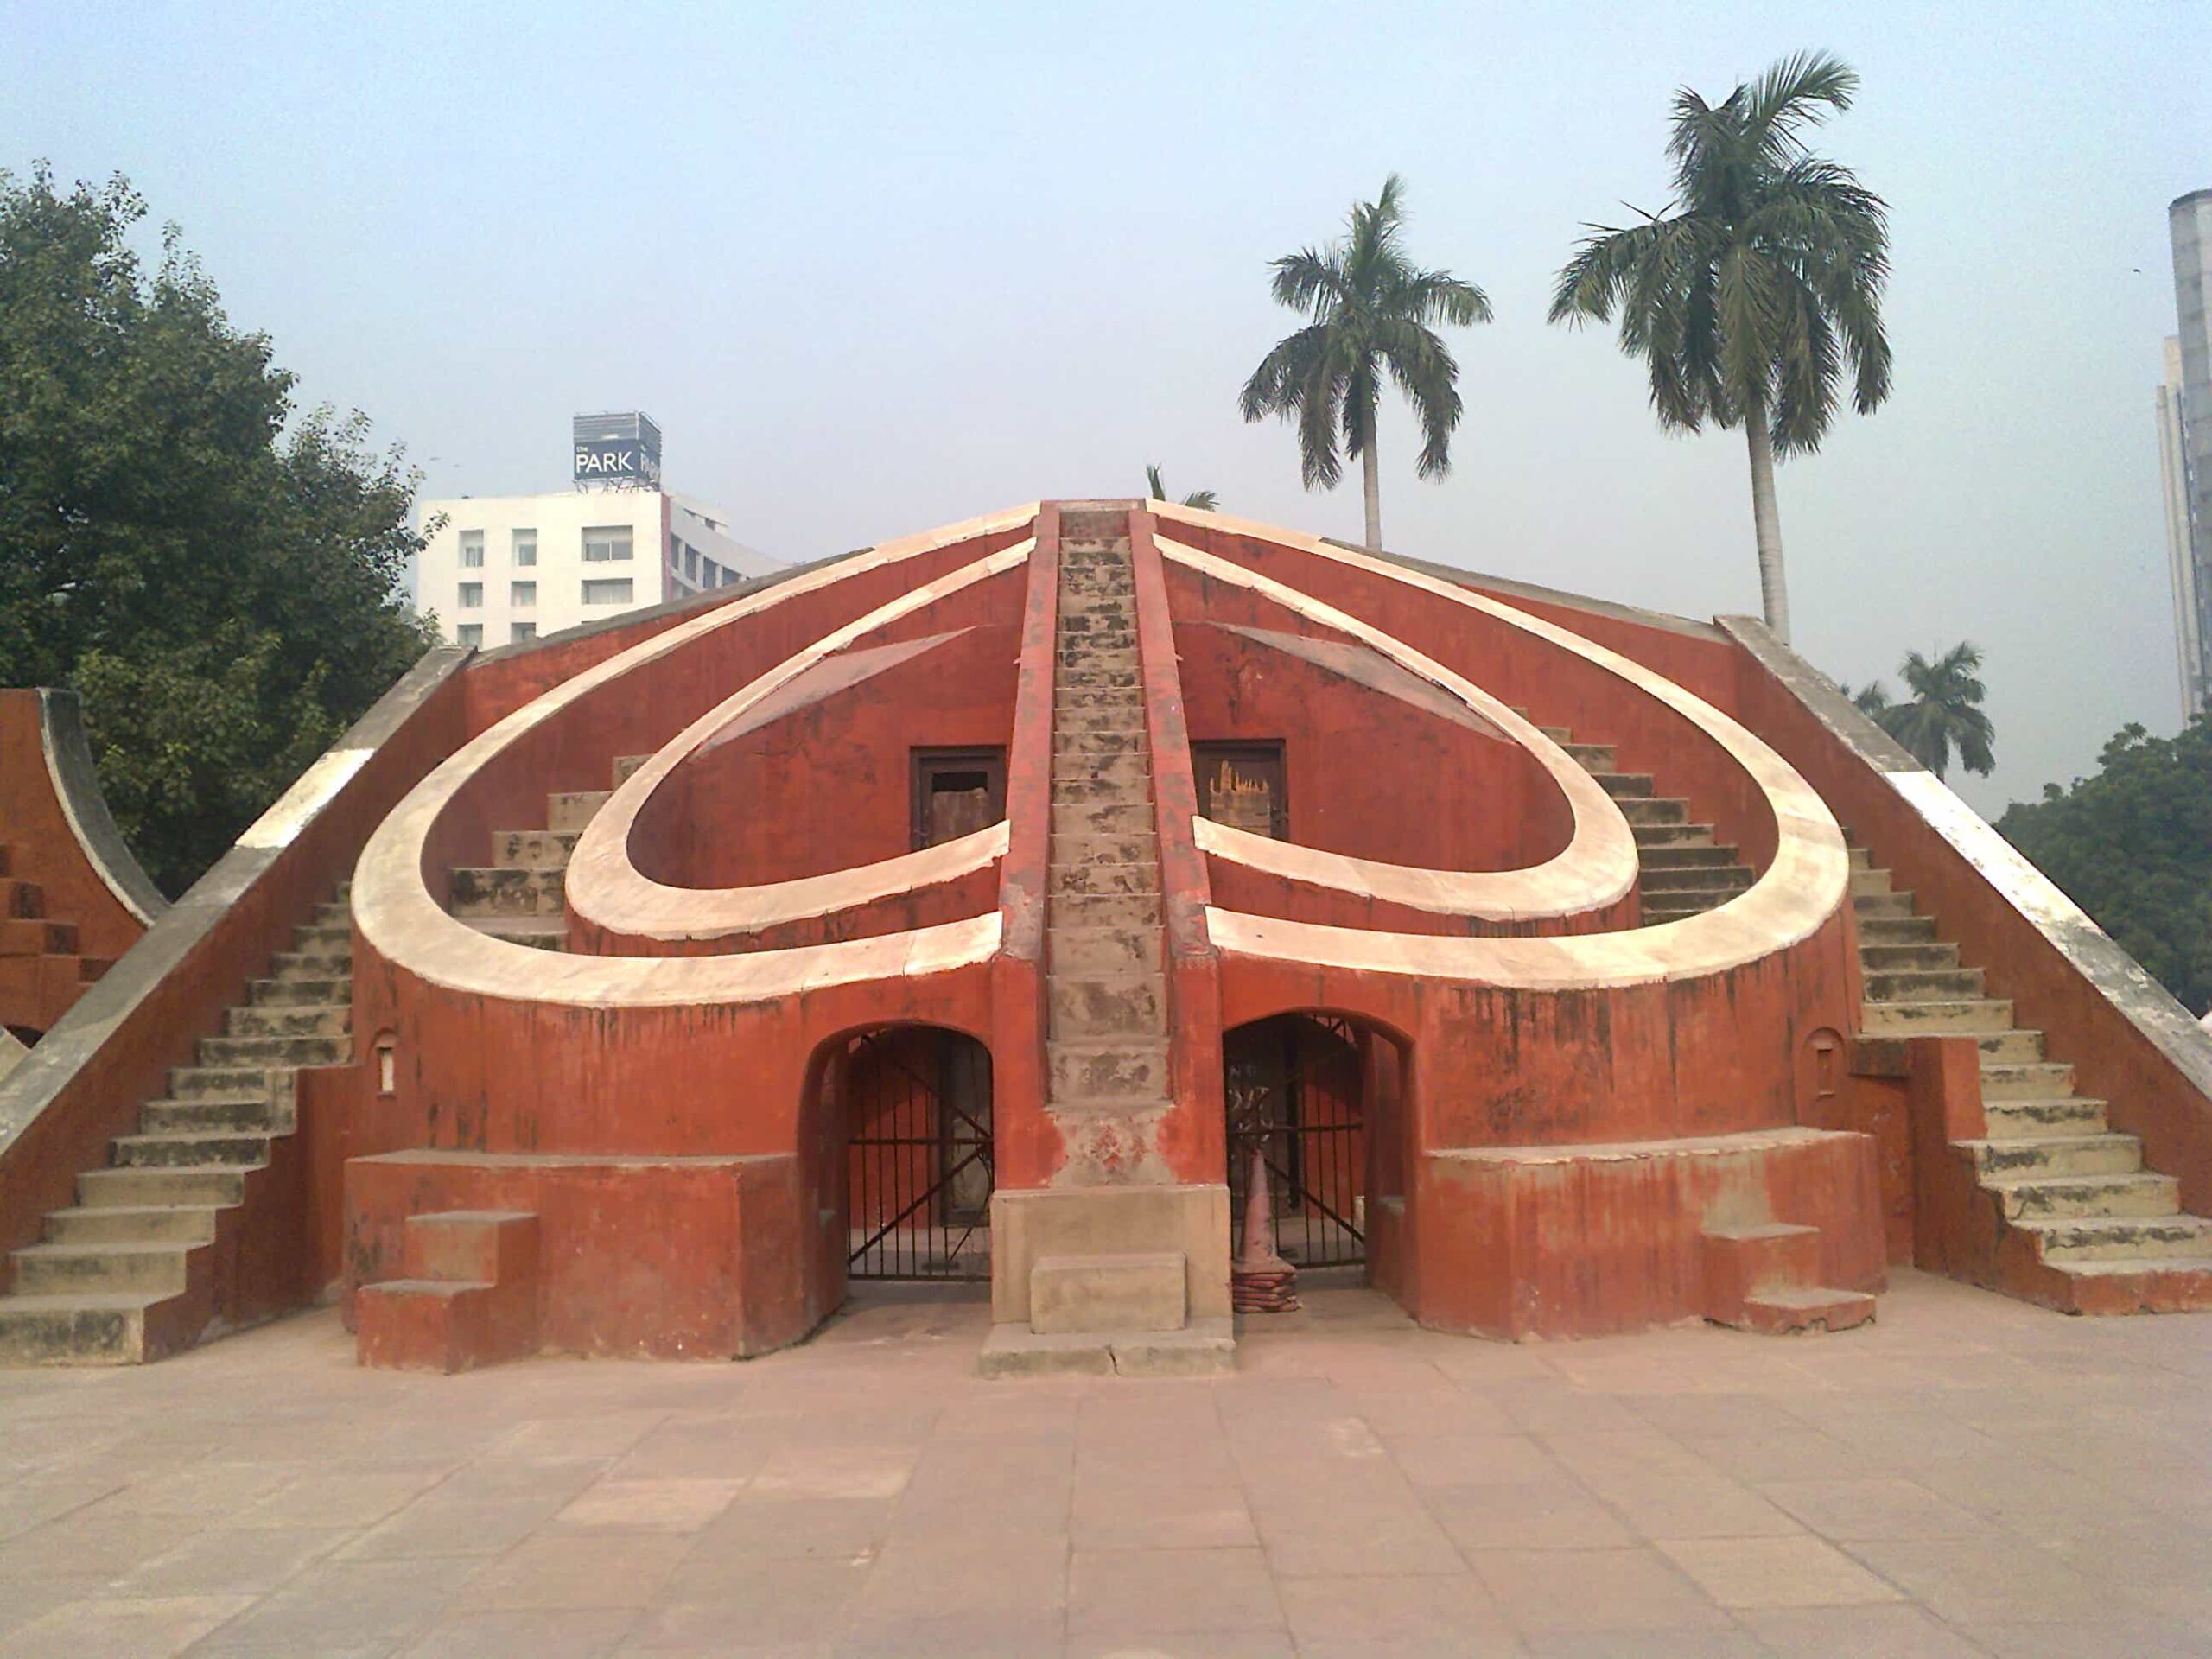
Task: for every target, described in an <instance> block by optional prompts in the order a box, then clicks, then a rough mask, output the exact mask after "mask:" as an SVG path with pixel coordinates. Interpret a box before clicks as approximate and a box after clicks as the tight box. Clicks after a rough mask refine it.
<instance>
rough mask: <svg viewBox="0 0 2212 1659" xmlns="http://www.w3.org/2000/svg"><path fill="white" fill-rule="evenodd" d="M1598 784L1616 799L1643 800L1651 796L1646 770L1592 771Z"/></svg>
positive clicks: (1650, 780)
mask: <svg viewBox="0 0 2212 1659" xmlns="http://www.w3.org/2000/svg"><path fill="white" fill-rule="evenodd" d="M1590 775H1591V776H1592V778H1595V779H1597V780H1598V786H1599V788H1600V789H1602V790H1604V791H1605V793H1606V794H1608V795H1610V796H1611V797H1612V798H1614V799H1615V800H1617V801H1643V800H1649V799H1650V798H1651V791H1652V787H1653V785H1652V779H1651V774H1650V773H1649V772H1592V773H1591V774H1590Z"/></svg>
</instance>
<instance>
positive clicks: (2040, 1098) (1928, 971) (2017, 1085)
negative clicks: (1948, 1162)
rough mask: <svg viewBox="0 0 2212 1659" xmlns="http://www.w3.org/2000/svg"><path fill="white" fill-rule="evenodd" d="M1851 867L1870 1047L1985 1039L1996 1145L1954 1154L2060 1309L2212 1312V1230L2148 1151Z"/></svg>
mask: <svg viewBox="0 0 2212 1659" xmlns="http://www.w3.org/2000/svg"><path fill="white" fill-rule="evenodd" d="M1851 861H1852V873H1851V892H1852V907H1853V910H1854V911H1855V912H1857V917H1858V922H1859V966H1860V969H1861V970H1862V975H1863V978H1864V982H1865V998H1864V1002H1863V1006H1862V1024H1861V1027H1860V1030H1861V1033H1862V1034H1864V1035H1866V1036H1868V1037H1915V1036H1931V1035H1937V1034H1945V1035H1948V1034H1957V1035H1963V1036H1970V1037H1972V1038H1974V1039H1975V1043H1976V1046H1978V1047H1979V1049H1980V1056H1981V1097H1982V1109H1983V1112H1984V1114H1985V1116H1986V1129H1987V1133H1986V1135H1984V1136H1983V1137H1982V1138H1981V1139H1980V1140H1974V1141H1958V1142H1955V1145H1956V1146H1957V1147H1958V1148H1959V1149H1960V1150H1961V1152H1963V1153H1964V1154H1967V1156H1968V1157H1969V1158H1971V1159H1972V1160H1973V1165H1974V1178H1975V1181H1976V1183H1977V1185H1979V1186H1980V1189H1981V1191H1982V1192H1985V1193H1986V1194H1988V1195H1989V1198H1990V1199H1991V1200H1992V1201H1993V1203H1994V1204H1995V1205H1997V1207H1998V1211H1999V1215H2000V1217H2002V1224H2003V1226H2004V1227H2005V1229H2007V1230H2011V1231H2013V1232H2017V1233H2019V1234H2023V1235H2024V1236H2026V1238H2027V1239H2028V1240H2029V1241H2030V1242H2031V1244H2032V1246H2033V1250H2034V1257H2035V1260H2036V1261H2037V1262H2038V1263H2040V1265H2041V1266H2043V1267H2044V1268H2049V1269H2050V1270H2051V1272H2052V1273H2054V1274H2056V1275H2057V1276H2058V1280H2059V1281H2061V1283H2062V1285H2063V1287H2065V1288H2066V1289H2067V1290H2068V1292H2069V1296H2067V1297H2062V1298H2061V1299H2060V1300H2062V1301H2063V1302H2064V1305H2065V1306H2068V1307H2069V1310H2072V1311H2082V1312H2094V1311H2101V1310H2102V1309H2105V1308H2113V1307H2117V1308H2124V1309H2125V1310H2126V1311H2131V1312H2133V1311H2145V1312H2158V1311H2164V1310H2168V1309H2179V1308H2196V1307H2212V1220H2208V1219H2207V1218H2206V1217H2202V1216H2193V1215H2188V1214H2185V1213H2183V1211H2182V1208H2181V1200H2180V1192H2179V1187H2178V1184H2177V1182H2176V1181H2175V1179H2174V1178H2173V1177H2172V1176H2171V1175H2162V1174H2159V1173H2157V1172H2155V1171H2152V1170H2146V1169H2145V1167H2144V1166H2143V1147H2142V1143H2141V1142H2140V1141H2138V1140H2137V1139H2136V1138H2135V1137H2134V1136H2133V1135H2121V1134H2119V1133H2117V1132H2115V1131H2114V1130H2113V1128H2111V1126H2110V1125H2109V1124H2108V1123H2107V1121H2106V1117H2105V1103H2104V1102H2103V1101H2101V1100H2094V1099H2091V1098H2089V1097H2088V1096H2084V1095H2080V1094H2077V1093H2075V1088H2074V1068H2073V1067H2072V1066H2070V1065H2066V1064H2065V1063H2063V1061H2058V1060H2054V1059H2053V1058H2051V1057H2050V1054H2049V1053H2048V1052H2046V1046H2045V1043H2044V1033H2042V1032H2040V1031H2033V1030H2028V1029H2024V1028H2023V1027H2020V1026H2018V1025H2016V1024H2015V1023H2014V1021H2013V1017H2012V1003H2011V1002H2009V1001H2005V999H2003V998H2001V997H1993V996H1991V995H1988V994H1987V985H1986V975H1985V971H1984V970H1983V969H1980V968H1969V967H1966V966H1964V965H1962V964H1961V962H1960V960H1959V947H1958V946H1957V945H1956V944H1951V943H1948V941H1945V940H1942V939H1939V938H1936V918H1934V917H1932V916H1923V915H1920V914H1918V913H1916V910H1915V908H1914V905H1913V896H1912V894H1911V893H1903V892H1899V891H1897V889H1896V888H1895V887H1894V886H1893V885H1892V882H1891V874H1890V872H1889V871H1887V870H1885V869H1878V868H1875V866H1874V862H1873V857H1872V854H1871V853H1870V852H1869V851H1868V850H1867V849H1866V848H1864V847H1856V846H1854V847H1853V849H1851ZM2037 1300H2043V1299H2042V1298H2040V1297H2038V1298H2037Z"/></svg>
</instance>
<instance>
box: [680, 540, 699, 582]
mask: <svg viewBox="0 0 2212 1659" xmlns="http://www.w3.org/2000/svg"><path fill="white" fill-rule="evenodd" d="M683 574H684V575H685V576H687V577H688V578H690V580H691V581H693V582H697V581H698V580H699V550H698V549H697V548H696V547H694V546H692V545H691V544H690V543H689V542H686V543H684V544H683Z"/></svg>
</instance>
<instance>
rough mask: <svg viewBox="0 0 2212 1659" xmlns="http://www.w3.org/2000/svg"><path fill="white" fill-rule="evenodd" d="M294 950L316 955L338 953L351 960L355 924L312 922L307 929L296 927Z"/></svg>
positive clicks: (293, 936)
mask: <svg viewBox="0 0 2212 1659" xmlns="http://www.w3.org/2000/svg"><path fill="white" fill-rule="evenodd" d="M292 949H293V950H300V951H307V952H310V953H315V954H328V953H331V952H337V953H340V954H342V955H344V956H346V957H348V958H349V959H350V958H351V957H352V956H353V924H351V923H350V922H349V923H346V924H344V925H336V924H331V925H325V924H322V923H319V922H310V923H309V924H308V925H307V926H305V927H296V928H294V929H293V930H292Z"/></svg>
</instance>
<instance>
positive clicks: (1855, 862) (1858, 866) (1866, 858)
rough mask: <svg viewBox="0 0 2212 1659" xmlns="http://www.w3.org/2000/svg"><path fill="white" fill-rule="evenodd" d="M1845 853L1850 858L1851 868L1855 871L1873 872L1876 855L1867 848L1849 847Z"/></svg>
mask: <svg viewBox="0 0 2212 1659" xmlns="http://www.w3.org/2000/svg"><path fill="white" fill-rule="evenodd" d="M1844 851H1845V852H1846V853H1847V855H1849V857H1850V861H1851V868H1853V869H1854V870H1871V869H1872V868H1874V855H1873V853H1872V851H1871V850H1869V849H1866V848H1865V847H1849V846H1847V847H1846V848H1845V849H1844Z"/></svg>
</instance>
